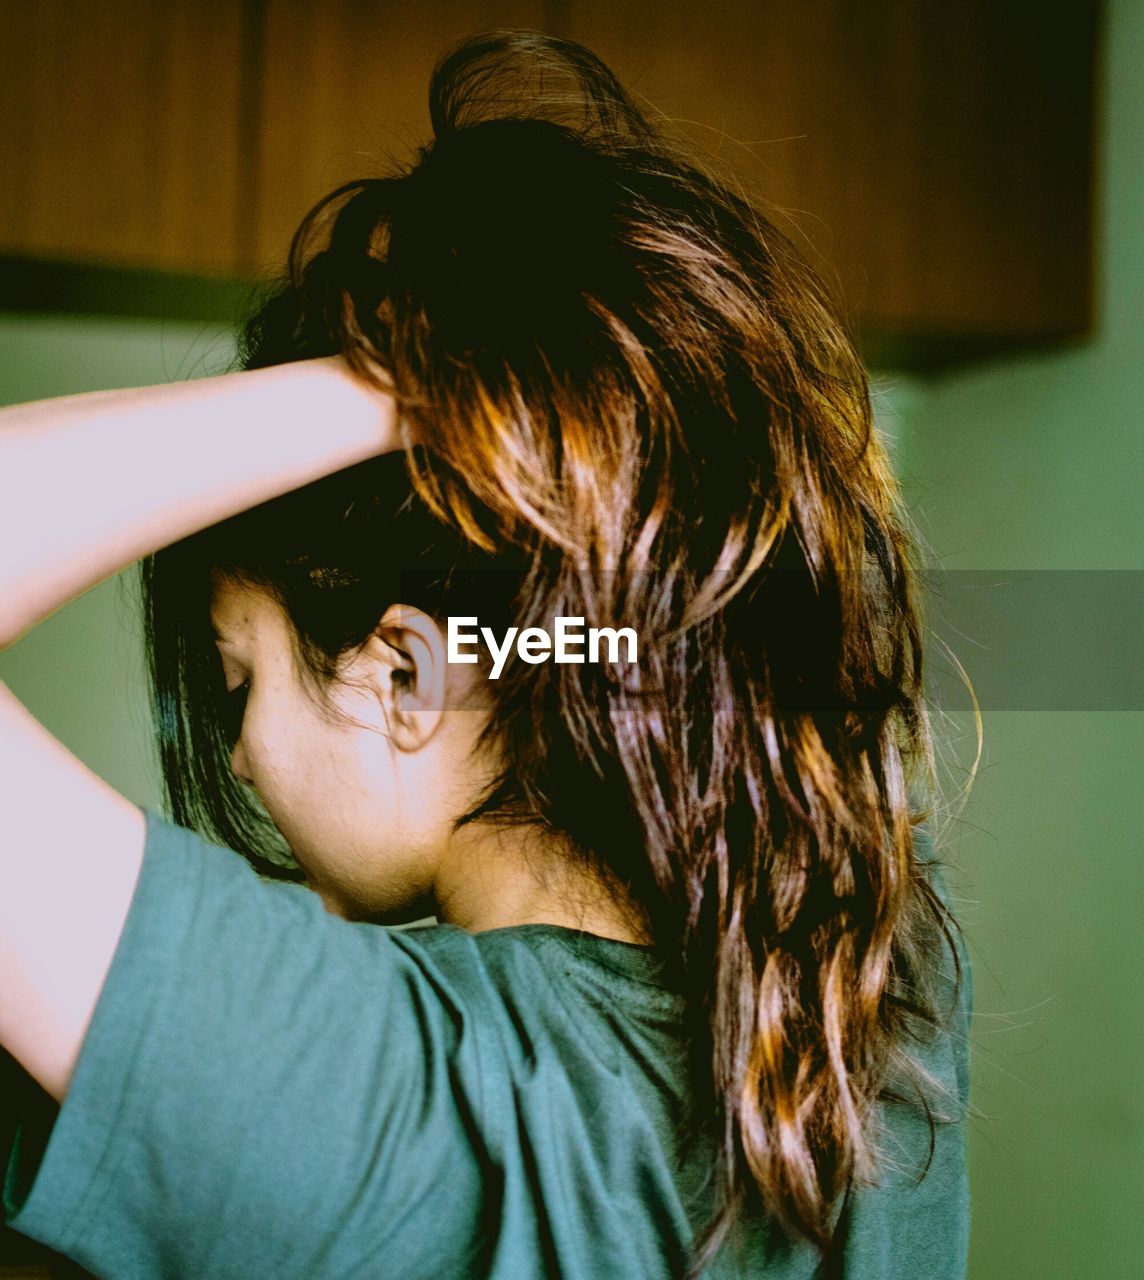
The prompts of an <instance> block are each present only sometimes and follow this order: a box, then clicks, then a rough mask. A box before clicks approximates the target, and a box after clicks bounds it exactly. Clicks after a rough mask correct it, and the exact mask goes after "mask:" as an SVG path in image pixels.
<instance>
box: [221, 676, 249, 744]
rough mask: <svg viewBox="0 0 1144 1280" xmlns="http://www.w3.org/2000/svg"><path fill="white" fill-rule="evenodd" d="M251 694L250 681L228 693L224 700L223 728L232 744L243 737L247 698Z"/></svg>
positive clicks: (245, 681) (236, 686)
mask: <svg viewBox="0 0 1144 1280" xmlns="http://www.w3.org/2000/svg"><path fill="white" fill-rule="evenodd" d="M249 693H250V680H249V679H246V680H244V681H243V682H242V683H241V684H239V685H235V687H234V688H233V689H228V690H227V691H226V697H225V698H224V700H223V728H224V729H225V731H226V735H227V737H228V738H229V739H230V741H231V742H237V741H238V739H239V738H240V737H241V736H242V720H243V717H244V716H245V715H246V698H247V695H248V694H249Z"/></svg>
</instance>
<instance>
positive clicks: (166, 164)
mask: <svg viewBox="0 0 1144 1280" xmlns="http://www.w3.org/2000/svg"><path fill="white" fill-rule="evenodd" d="M251 12H252V11H251V10H248V9H246V8H244V6H243V5H241V4H234V3H228V2H227V0H163V3H157V2H155V0H151V2H148V0H85V3H84V4H79V5H77V4H71V3H68V2H67V0H34V2H33V3H28V2H27V0H3V2H2V3H0V49H2V50H3V59H4V74H3V75H0V253H21V254H28V255H33V256H40V257H47V258H59V259H65V260H71V261H87V262H97V263H114V264H118V265H124V266H133V267H166V268H171V269H176V270H180V271H187V272H198V271H203V272H209V273H214V274H221V275H226V274H231V273H241V272H242V271H243V270H244V269H245V267H246V257H247V255H246V254H244V252H243V236H242V228H243V221H244V216H245V210H246V208H247V207H248V200H249V194H250V192H249V188H248V185H247V181H246V174H245V172H244V168H245V164H244V162H245V160H246V150H247V148H246V145H245V142H244V129H245V128H246V127H247V123H248V113H247V112H245V111H244V105H245V104H244V102H243V92H244V76H243V59H244V56H245V54H246V52H247V47H248V37H247V32H246V27H247V24H248V23H249V20H250V13H251ZM2 302H3V299H2V298H0V303H2Z"/></svg>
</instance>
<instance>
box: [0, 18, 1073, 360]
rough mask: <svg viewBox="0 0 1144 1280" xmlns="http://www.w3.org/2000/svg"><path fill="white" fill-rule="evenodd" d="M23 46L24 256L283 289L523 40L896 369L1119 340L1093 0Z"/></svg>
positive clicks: (12, 57) (91, 36)
mask: <svg viewBox="0 0 1144 1280" xmlns="http://www.w3.org/2000/svg"><path fill="white" fill-rule="evenodd" d="M0 24H2V25H0V47H3V48H4V49H5V50H6V55H5V56H6V58H7V61H8V63H9V65H10V68H11V70H10V72H9V74H8V75H6V76H4V77H0V254H8V255H23V256H25V257H27V256H31V257H32V258H38V259H57V260H65V261H70V262H84V263H89V264H90V263H96V264H111V265H114V266H118V267H124V268H163V269H166V270H169V271H175V272H180V273H184V274H186V273H191V274H204V273H205V274H208V275H217V276H234V277H253V276H257V275H261V274H263V273H265V272H267V271H268V270H272V269H273V268H274V267H276V266H277V265H279V264H280V263H281V262H282V260H283V258H284V256H285V253H286V249H287V247H288V244H289V239H290V236H291V234H292V232H293V230H294V228H295V227H296V226H297V224H298V222H299V220H300V219H301V217H302V215H303V214H304V213H305V212H306V210H307V209H308V208H309V207H310V206H311V205H312V204H313V203H314V202H315V201H316V200H317V199H318V198H319V197H321V196H322V195H323V194H325V193H326V192H328V191H329V190H331V189H332V188H333V187H334V186H336V185H337V184H338V183H340V182H342V181H345V180H347V179H349V178H352V177H357V176H361V175H363V174H369V173H378V172H381V171H383V170H384V169H385V167H386V166H387V165H388V163H389V162H390V161H391V160H404V159H407V158H408V157H409V156H411V155H412V153H413V150H414V148H415V146H416V145H417V144H418V143H420V142H422V141H424V140H425V139H426V138H427V136H428V128H429V124H428V116H427V110H426V90H427V86H428V81H429V75H430V72H431V70H432V67H433V64H434V62H435V61H436V59H437V58H438V57H439V55H440V54H441V53H442V51H443V50H444V49H445V48H446V47H447V46H448V45H450V44H452V43H453V42H455V41H456V40H459V39H461V38H463V37H464V36H466V35H469V34H472V33H474V32H477V31H480V30H485V29H488V28H490V27H495V26H522V27H532V28H541V29H547V30H550V31H552V32H553V33H554V34H557V35H564V36H568V37H570V38H572V39H574V40H578V41H581V42H582V43H584V44H586V45H588V46H589V47H590V48H592V49H593V50H595V51H596V52H597V53H599V54H600V55H601V56H602V57H603V58H604V59H605V60H606V61H607V62H609V63H610V64H611V65H612V67H613V68H614V69H615V70H616V72H617V73H618V74H619V75H620V77H621V79H622V80H623V81H624V82H625V83H626V84H627V85H628V86H629V88H630V89H632V90H633V91H634V92H635V93H636V95H637V96H638V97H641V98H642V99H644V100H645V105H647V106H648V107H649V108H650V109H651V110H652V111H653V113H654V112H659V113H662V116H663V117H664V118H665V119H666V120H667V121H669V122H670V125H669V127H670V128H672V129H674V130H675V131H676V132H677V133H678V134H682V135H683V136H684V138H686V139H687V140H689V141H691V142H692V143H694V144H696V145H697V146H698V147H699V148H700V149H701V150H702V151H703V152H704V153H706V156H707V158H708V161H709V162H710V163H712V164H714V165H716V166H717V167H726V168H727V169H728V170H730V171H732V172H733V173H734V174H736V175H737V177H738V179H739V180H740V181H741V182H742V184H743V185H744V186H746V187H747V188H748V189H749V190H750V191H751V192H752V193H753V194H754V195H755V196H756V198H758V200H759V201H760V203H761V204H762V206H763V207H764V208H765V209H766V210H767V211H768V213H769V214H770V216H771V217H772V219H773V220H774V221H775V222H776V223H777V224H778V225H779V226H780V227H781V228H782V229H783V230H785V231H786V232H787V233H788V234H790V235H791V236H792V237H793V238H794V239H795V241H796V242H797V243H799V244H800V245H801V246H802V248H803V249H804V251H805V253H806V254H807V256H808V257H809V258H810V259H811V261H812V262H813V263H814V264H815V266H816V267H817V268H818V269H819V271H820V272H821V273H822V274H823V275H824V276H825V277H826V278H827V279H828V281H829V282H831V283H832V284H833V285H834V286H835V287H836V288H837V291H838V293H839V296H840V298H841V299H842V301H843V304H844V305H845V307H846V308H847V310H848V312H849V313H850V314H851V315H852V316H853V318H854V320H855V323H856V326H857V328H858V330H859V333H860V335H861V336H862V337H863V339H864V341H865V342H866V345H867V348H868V351H869V353H870V355H871V356H872V357H873V358H874V359H876V360H878V361H879V362H880V363H883V364H894V365H898V366H900V367H916V368H921V367H927V366H932V365H938V364H943V363H944V364H948V363H951V362H955V361H957V360H962V359H968V358H972V357H973V356H974V355H976V354H979V353H992V352H995V351H999V350H1006V349H1013V348H1017V347H1022V346H1030V345H1035V344H1043V343H1045V342H1049V341H1053V340H1058V339H1062V338H1068V337H1073V336H1077V335H1080V334H1083V333H1084V332H1085V331H1086V330H1087V328H1088V326H1089V324H1090V321H1091V297H1090V295H1091V290H1092V278H1093V261H1092V259H1093V249H1092V188H1093V175H1092V154H1093V136H1092V135H1093V116H1094V102H1093V99H1094V83H1093V82H1094V61H1095V47H1096V37H1097V27H1098V9H1097V6H1096V5H1095V4H1094V3H1090V2H1089V0H1058V3H1055V4H1052V5H1044V4H1041V3H1033V2H1032V0H1005V3H1001V4H998V3H996V0H959V3H957V4H949V3H948V0H768V2H767V3H765V4H762V3H759V4H755V3H746V2H745V0H702V2H697V0H686V2H684V0H660V2H659V3H656V4H643V3H636V2H634V0H630V2H628V3H623V2H621V0H438V2H435V3H432V4H425V3H423V0H374V2H370V0H261V2H260V3H247V4H243V3H237V2H235V0H230V2H226V0H166V2H165V3H162V4H160V3H159V2H158V0H152V2H151V3H148V2H147V0H102V2H100V3H89V4H85V5H80V6H77V5H71V4H68V3H66V2H65V0H37V3H36V4H28V3H22V2H21V0H0ZM76 279H77V280H81V279H82V277H80V276H76ZM76 287H77V289H79V288H80V287H81V286H80V285H78V284H77V286H76ZM57 292H58V290H57ZM136 293H138V290H136ZM125 296H131V291H130V290H125ZM219 296H220V297H221V296H222V295H221V294H220V295H219ZM172 297H174V294H172ZM2 305H4V297H3V296H2V294H0V306H2Z"/></svg>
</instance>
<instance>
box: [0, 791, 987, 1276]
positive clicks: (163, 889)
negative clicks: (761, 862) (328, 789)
mask: <svg viewBox="0 0 1144 1280" xmlns="http://www.w3.org/2000/svg"><path fill="white" fill-rule="evenodd" d="M969 1001H970V989H969V986H968V983H967V985H966V988H965V996H964V998H963V1001H962V1005H961V1008H960V1010H959V1016H958V1020H957V1022H956V1023H955V1025H954V1026H953V1027H952V1028H951V1030H950V1033H949V1034H948V1035H943V1036H941V1037H939V1038H938V1039H936V1040H935V1041H934V1042H933V1044H932V1046H931V1047H930V1048H929V1049H928V1050H927V1055H928V1056H927V1058H926V1064H927V1066H928V1068H929V1070H930V1071H931V1072H933V1073H934V1075H935V1076H936V1077H937V1079H938V1080H939V1081H940V1082H942V1083H943V1084H944V1085H945V1086H946V1088H947V1089H948V1091H949V1095H950V1097H951V1101H952V1104H953V1105H955V1106H956V1105H961V1106H963V1105H964V1102H965V1098H966V1090H967V1070H966V1061H967V1034H968V1017H969ZM681 1007H682V997H681V996H680V995H679V994H678V993H677V992H675V991H673V990H672V989H671V988H670V985H669V984H667V983H666V982H665V981H664V976H663V974H662V971H661V969H660V966H659V964H658V962H657V961H656V959H655V958H654V956H653V953H652V952H651V950H650V949H648V948H643V947H639V946H636V945H635V944H632V943H624V942H618V941H614V940H609V939H605V938H600V937H597V936H595V935H592V934H588V933H583V932H578V931H575V930H571V929H566V928H563V927H560V926H556V925H524V926H518V927H513V928H505V929H495V930H492V931H490V932H486V933H481V934H475V935H474V934H469V933H467V932H465V931H464V930H461V929H458V928H455V927H453V926H449V925H438V926H434V927H430V928H419V929H388V928H384V927H380V926H377V925H370V924H358V923H350V922H347V921H344V920H341V919H338V918H337V917H334V916H331V915H329V914H327V912H326V911H325V909H324V907H323V906H322V904H321V901H320V899H319V898H318V897H317V896H316V895H315V894H313V893H312V892H310V891H309V890H308V889H306V888H303V887H301V886H297V885H291V884H280V883H272V882H268V881H265V880H263V879H261V878H260V877H259V876H257V875H256V874H255V872H254V871H253V870H252V869H251V868H250V867H249V866H248V865H247V864H246V862H245V861H243V859H241V858H240V857H239V856H238V855H237V854H235V853H233V852H231V851H230V850H225V849H220V848H218V847H216V846H214V845H212V844H210V843H208V842H206V841H204V840H203V839H201V838H200V837H199V836H197V835H195V834H194V833H192V832H190V831H187V830H184V829H182V828H180V827H177V826H175V825H173V824H171V823H169V822H167V821H166V820H164V819H162V818H160V817H158V816H157V815H156V814H154V813H152V812H148V813H147V843H146V851H145V854H144V860H143V867H142V871H141V874H140V879H139V883H138V886H137V888H136V891H135V895H134V898H133V900H132V904H131V908H130V911H129V914H128V917H127V921H126V924H125V927H124V932H123V936H122V939H121V941H120V944H119V947H118V949H117V951H116V954H115V957H114V960H113V962H112V966H111V970H110V972H109V974H108V978H107V981H106V983H105V985H104V988H103V991H102V994H101V995H100V998H99V1002H98V1004H97V1007H96V1010H95V1013H94V1017H93V1019H92V1023H91V1026H90V1028H89V1030H88V1033H87V1036H86V1038H85V1041H84V1044H83V1048H82V1051H81V1054H80V1058H79V1061H78V1063H77V1066H76V1071H75V1074H74V1077H73V1080H72V1084H71V1088H70V1090H69V1092H68V1095H67V1098H66V1099H65V1101H64V1104H63V1106H62V1107H56V1106H55V1104H54V1103H52V1102H51V1100H50V1099H49V1098H48V1096H47V1095H46V1094H43V1093H40V1092H39V1091H38V1090H35V1087H34V1086H33V1092H30V1093H29V1100H28V1101H27V1102H26V1104H25V1105H23V1107H22V1113H21V1115H20V1128H19V1130H18V1132H17V1135H16V1139H15V1142H14V1145H13V1148H12V1151H11V1154H10V1159H9V1161H8V1169H7V1176H6V1180H5V1186H4V1209H5V1215H6V1218H7V1220H8V1222H9V1225H10V1226H11V1227H12V1228H13V1229H15V1230H17V1231H19V1232H22V1233H24V1234H25V1235H28V1236H31V1237H32V1238H34V1239H36V1240H39V1241H41V1242H43V1243H44V1244H46V1245H49V1246H50V1247H51V1248H53V1249H56V1250H58V1251H59V1252H61V1253H64V1254H67V1255H68V1256H70V1257H72V1258H74V1259H75V1260H76V1261H77V1262H78V1263H80V1265H81V1266H83V1267H85V1268H86V1269H87V1270H89V1271H90V1272H92V1273H93V1274H94V1275H96V1276H98V1277H101V1280H156V1277H161V1276H162V1277H182V1276H185V1277H193V1280H212V1278H220V1280H221V1278H222V1277H227V1278H231V1280H239V1278H241V1280H260V1278H262V1277H266V1278H267V1280H269V1278H270V1277H273V1278H274V1280H287V1278H288V1277H299V1278H303V1277H304V1278H305V1280H324V1278H326V1277H338V1278H339V1280H341V1278H348V1277H361V1278H363V1280H364V1278H365V1277H370V1278H376V1277H390V1276H392V1277H399V1278H400V1280H420V1278H421V1277H424V1278H425V1280H451V1278H453V1277H457V1278H460V1277H485V1276H488V1277H495V1278H496V1280H532V1278H533V1277H542V1276H544V1277H548V1276H560V1277H565V1278H566V1280H597V1278H602V1277H607V1278H611V1277H625V1278H626V1277H633V1278H634V1277H640V1280H660V1278H661V1277H662V1278H663V1280H667V1278H668V1277H676V1276H679V1275H680V1274H681V1272H682V1266H683V1260H684V1257H685V1252H686V1247H687V1245H688V1243H689V1242H690V1240H691V1239H692V1237H693V1234H694V1231H695V1229H696V1228H697V1227H698V1226H700V1225H702V1223H703V1222H704V1221H705V1220H706V1212H707V1209H708V1208H709V1207H710V1206H709V1203H708V1201H707V1200H706V1199H705V1194H704V1192H705V1187H706V1186H707V1185H708V1184H707V1182H706V1171H707V1169H708V1168H709V1167H710V1163H711V1155H712V1153H711V1151H706V1150H704V1149H703V1148H702V1147H701V1146H698V1145H693V1146H692V1148H691V1149H690V1150H691V1154H690V1155H689V1156H688V1158H687V1160H686V1161H685V1162H684V1163H683V1164H682V1165H680V1163H679V1155H680V1148H679V1147H678V1144H677V1135H676V1119H677V1117H679V1116H680V1115H681V1113H682V1108H683V1100H684V1093H683V1090H684V1087H685V1086H684V1083H683V1059H682V1055H681V1051H680V1039H679V1035H678V1031H677V1027H678V1020H679V1014H680V1011H681ZM29 1083H30V1082H29ZM883 1120H884V1125H885V1136H886V1139H887V1141H886V1142H885V1144H884V1145H885V1147H886V1149H887V1150H888V1151H890V1152H891V1153H892V1157H893V1158H892V1159H891V1160H890V1161H889V1162H888V1164H887V1168H886V1171H885V1173H884V1175H883V1179H882V1183H881V1185H880V1186H878V1187H856V1188H853V1189H852V1190H851V1192H850V1194H849V1195H848V1196H847V1198H846V1201H845V1203H844V1204H843V1206H842V1208H841V1220H840V1228H839V1231H838V1237H837V1249H836V1252H835V1256H833V1257H832V1258H831V1259H830V1260H829V1261H828V1262H825V1263H823V1262H821V1260H820V1259H819V1257H818V1255H817V1254H816V1253H815V1252H814V1251H813V1250H812V1249H811V1248H810V1247H809V1246H806V1245H797V1246H789V1245H788V1244H787V1243H785V1242H784V1240H783V1238H782V1236H781V1234H780V1233H778V1232H777V1231H775V1230H772V1229H771V1227H770V1226H769V1224H768V1223H766V1222H755V1223H751V1224H749V1226H748V1230H747V1231H746V1233H745V1235H744V1243H743V1252H742V1254H741V1255H738V1254H736V1253H735V1252H734V1251H733V1250H725V1251H724V1253H723V1254H722V1255H721V1256H720V1258H719V1259H718V1260H717V1262H716V1265H715V1266H714V1267H713V1268H712V1269H711V1270H710V1271H709V1272H708V1275H710V1276H711V1277H713V1278H715V1277H720V1278H721V1277H732V1276H741V1275H750V1276H752V1277H764V1276H765V1277H774V1278H775V1280H826V1278H827V1277H845V1278H846V1280H859V1278H861V1280H867V1278H869V1280H874V1278H875V1277H876V1278H877V1280H889V1278H890V1277H899V1276H900V1277H908V1278H909V1280H962V1278H963V1277H964V1275H965V1264H966V1246H967V1234H968V1188H967V1183H966V1170H965V1145H964V1138H965V1134H964V1124H963V1123H960V1122H959V1123H952V1124H946V1125H939V1126H938V1129H937V1135H936V1146H935V1148H934V1152H933V1156H932V1159H931V1158H930V1142H929V1129H928V1127H927V1125H926V1123H925V1120H924V1117H923V1116H922V1115H921V1114H920V1113H919V1112H918V1111H917V1110H916V1109H915V1108H912V1107H906V1106H904V1105H893V1106H887V1107H885V1108H884V1113H883ZM927 1160H928V1166H929V1167H928V1171H927V1172H926V1173H925V1176H924V1178H922V1179H921V1180H920V1182H919V1177H918V1175H919V1174H920V1172H921V1170H922V1169H923V1168H924V1167H925V1166H926V1163H927Z"/></svg>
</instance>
